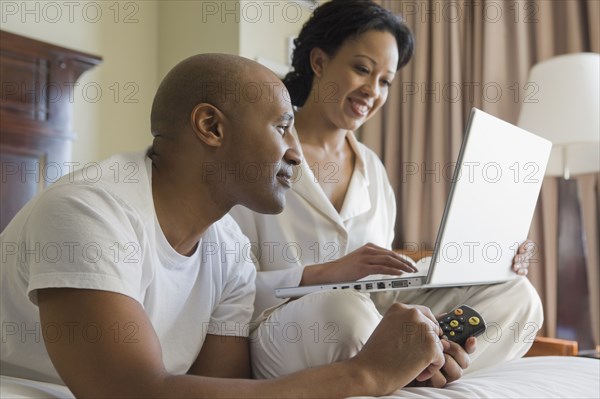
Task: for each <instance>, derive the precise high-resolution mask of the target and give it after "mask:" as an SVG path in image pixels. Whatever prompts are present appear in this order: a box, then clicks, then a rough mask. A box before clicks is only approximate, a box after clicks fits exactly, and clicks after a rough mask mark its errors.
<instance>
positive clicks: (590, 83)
mask: <svg viewBox="0 0 600 399" xmlns="http://www.w3.org/2000/svg"><path fill="white" fill-rule="evenodd" d="M529 84H533V85H534V86H533V87H534V88H535V89H536V92H535V95H534V98H532V99H531V101H526V102H524V104H523V107H522V109H521V114H520V116H519V122H518V125H519V126H520V127H522V128H523V129H525V130H528V131H530V132H532V133H535V134H537V135H539V136H542V137H545V138H546V139H548V140H550V141H551V142H552V152H551V154H550V159H549V162H548V166H547V168H546V176H562V177H564V179H561V178H559V179H558V181H557V186H558V201H557V206H558V208H557V211H558V215H557V226H558V231H557V237H556V238H557V243H556V244H557V245H556V248H555V250H556V252H555V254H556V257H557V258H556V260H557V262H556V264H557V286H556V294H557V297H556V305H557V309H556V312H557V317H556V321H557V336H559V337H560V338H567V339H574V340H577V341H579V347H580V348H583V349H588V348H593V347H594V338H593V337H592V335H594V334H593V333H592V331H593V330H594V328H595V327H593V325H595V324H597V323H596V322H597V314H595V311H594V306H593V305H592V302H591V299H592V298H594V295H591V296H590V292H591V291H590V284H589V281H588V264H589V263H590V258H589V256H588V251H587V249H586V248H590V246H591V245H598V243H594V242H591V240H587V239H586V235H585V234H584V219H583V216H582V209H581V206H580V205H581V204H580V202H579V195H578V193H579V191H578V190H579V189H580V188H579V187H578V185H577V182H576V181H575V180H570V179H569V178H570V176H571V175H578V174H584V173H594V172H600V54H596V53H578V54H568V55H562V56H558V57H554V58H551V59H549V60H546V61H544V62H541V63H539V64H537V65H535V66H534V67H533V68H532V69H531V73H530V75H529ZM588 219H589V218H588ZM593 219H595V218H593ZM587 222H588V223H590V221H589V220H587ZM594 223H595V221H594ZM550 224H551V223H550ZM590 267H592V268H595V267H596V266H595V265H591V264H590ZM592 284H594V283H592ZM592 287H593V285H592ZM592 289H597V286H596V288H592ZM594 292H595V291H594ZM596 311H597V310H596ZM596 344H597V342H596ZM590 351H592V352H594V353H596V352H595V351H594V350H593V349H590V350H588V351H586V350H584V351H580V355H582V354H584V353H586V352H590ZM596 356H597V354H596Z"/></svg>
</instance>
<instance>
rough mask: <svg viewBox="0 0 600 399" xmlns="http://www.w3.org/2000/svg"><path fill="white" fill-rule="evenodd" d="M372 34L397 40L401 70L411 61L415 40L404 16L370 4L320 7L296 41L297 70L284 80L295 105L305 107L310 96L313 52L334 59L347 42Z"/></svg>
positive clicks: (344, 1) (349, 0) (353, 0)
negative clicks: (387, 33) (320, 52)
mask: <svg viewBox="0 0 600 399" xmlns="http://www.w3.org/2000/svg"><path fill="white" fill-rule="evenodd" d="M370 30H376V31H380V32H389V33H391V34H392V35H393V36H394V37H395V38H396V42H397V43H398V54H399V58H398V66H397V70H398V69H400V68H402V67H403V66H404V65H406V64H407V63H408V61H410V58H411V57H412V54H413V51H414V47H415V40H414V37H413V35H412V32H411V31H410V29H409V28H408V26H406V24H405V23H404V21H403V19H402V17H401V16H399V15H395V14H393V13H392V12H390V11H388V10H386V9H385V8H383V7H381V6H380V5H378V4H375V3H373V2H372V1H370V0H332V1H330V2H328V3H325V4H323V5H322V6H320V7H318V8H317V9H316V10H315V11H314V13H313V15H312V16H311V17H310V19H309V20H308V21H307V22H306V23H305V24H304V26H303V27H302V30H301V31H300V35H299V36H298V37H297V38H296V39H295V40H294V45H295V48H294V53H293V55H292V67H293V70H292V71H291V72H289V73H288V74H287V75H286V76H285V78H284V79H283V83H285V86H286V87H287V89H288V91H289V92H290V95H291V98H292V104H293V105H296V106H299V107H300V106H302V105H303V104H304V103H305V102H306V99H307V98H308V95H309V94H310V90H311V87H312V81H313V76H314V73H313V71H312V68H311V66H310V52H311V51H312V49H313V48H315V47H318V48H320V49H321V50H323V51H325V53H327V55H329V56H330V57H331V56H334V55H335V53H336V52H337V50H338V49H339V48H340V46H341V45H342V44H343V43H344V42H345V41H346V40H347V39H351V38H355V37H357V36H359V35H360V34H362V33H364V32H367V31H370Z"/></svg>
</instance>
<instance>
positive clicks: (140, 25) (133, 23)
mask: <svg viewBox="0 0 600 399" xmlns="http://www.w3.org/2000/svg"><path fill="white" fill-rule="evenodd" d="M288 3H289V2H288V1H283V0H280V1H263V0H259V1H245V0H244V1H241V2H240V1H237V0H236V1H233V0H228V1H195V0H161V1H149V0H144V1H118V2H117V1H89V0H84V1H76V2H60V1H58V2H45V1H22V0H19V1H8V0H0V10H1V23H2V25H1V28H2V29H3V30H6V31H10V32H13V33H17V34H20V35H23V36H27V37H31V38H34V39H38V40H42V41H46V42H49V43H52V44H56V45H59V46H63V47H68V48H72V49H75V50H79V51H84V52H88V53H92V54H95V55H99V56H101V57H102V58H103V62H102V64H101V65H99V66H97V67H96V68H94V69H92V70H90V71H89V72H86V73H85V74H84V75H82V77H81V78H80V80H79V86H78V87H77V88H76V89H75V91H74V94H75V95H74V105H73V107H74V118H73V129H74V130H75V132H76V134H77V139H76V140H75V142H74V143H73V156H72V158H73V161H74V162H79V163H81V164H84V163H86V162H91V161H98V160H100V159H102V158H105V157H107V156H109V155H111V154H113V153H116V152H122V151H137V150H139V149H142V148H144V147H145V146H147V145H149V144H150V143H151V135H150V122H149V119H150V118H149V115H150V109H151V106H152V98H153V96H154V93H155V91H156V88H157V86H158V83H159V82H160V80H161V79H162V77H163V76H164V74H165V73H166V72H167V71H168V70H169V69H170V68H171V67H172V66H173V65H175V64H176V63H177V62H178V61H180V60H182V59H183V58H186V57H188V56H190V55H193V54H196V53H202V52H224V53H230V54H239V55H242V56H245V57H248V58H251V59H256V58H258V57H260V58H261V59H265V60H270V61H274V62H277V63H280V64H286V63H287V51H288V50H287V46H288V40H289V37H290V36H295V35H296V34H297V32H299V30H300V28H301V26H302V24H303V23H304V22H305V21H306V19H307V18H308V17H309V15H310V12H311V9H309V8H308V7H305V6H298V5H297V4H296V3H294V4H292V5H289V4H288ZM98 87H99V88H100V90H101V94H102V95H101V97H99V98H97V99H96V98H94V97H96V90H95V88H98ZM83 88H86V89H87V91H86V90H83Z"/></svg>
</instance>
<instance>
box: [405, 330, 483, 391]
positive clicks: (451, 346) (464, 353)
mask: <svg viewBox="0 0 600 399" xmlns="http://www.w3.org/2000/svg"><path fill="white" fill-rule="evenodd" d="M442 346H443V347H444V358H445V359H446V362H445V363H444V367H442V368H441V369H440V370H439V371H438V372H436V373H435V374H434V375H433V376H431V378H429V379H428V380H425V381H418V380H416V379H415V380H414V381H413V382H412V383H411V384H410V386H413V387H433V388H443V387H444V386H446V384H449V383H451V382H452V381H456V380H458V379H459V378H460V377H462V375H463V370H464V369H466V368H467V367H469V363H470V359H469V354H471V353H473V352H475V349H476V347H477V339H475V337H470V338H469V339H467V342H466V343H465V347H464V348H463V347H461V346H460V345H458V344H457V343H456V342H452V341H448V340H447V339H442Z"/></svg>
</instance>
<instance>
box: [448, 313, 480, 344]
mask: <svg viewBox="0 0 600 399" xmlns="http://www.w3.org/2000/svg"><path fill="white" fill-rule="evenodd" d="M438 322H439V323H440V327H441V329H442V331H443V333H444V338H447V339H448V340H449V341H452V342H456V343H457V344H459V345H460V346H464V345H465V342H466V341H467V338H469V337H476V336H478V335H480V334H482V333H483V332H484V331H485V321H483V317H481V315H480V314H479V313H477V312H476V311H475V310H474V309H472V308H470V307H468V306H467V305H461V306H459V307H457V308H456V309H454V310H453V311H451V312H449V313H446V314H445V315H444V316H442V317H440V318H439V319H438Z"/></svg>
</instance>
